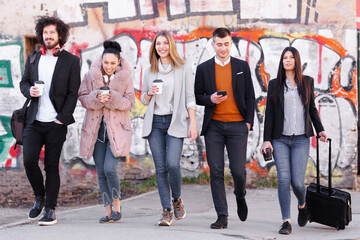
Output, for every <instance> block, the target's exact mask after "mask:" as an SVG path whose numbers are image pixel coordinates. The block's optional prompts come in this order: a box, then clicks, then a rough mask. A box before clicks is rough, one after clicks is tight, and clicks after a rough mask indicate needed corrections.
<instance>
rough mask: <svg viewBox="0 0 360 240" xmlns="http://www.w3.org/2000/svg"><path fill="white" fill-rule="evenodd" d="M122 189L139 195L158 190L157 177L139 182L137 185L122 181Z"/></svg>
mask: <svg viewBox="0 0 360 240" xmlns="http://www.w3.org/2000/svg"><path fill="white" fill-rule="evenodd" d="M120 189H121V190H132V191H134V192H137V193H138V194H140V193H144V192H148V191H151V190H154V189H156V177H155V176H153V177H151V178H149V179H147V180H144V181H142V182H137V183H131V182H127V181H121V182H120Z"/></svg>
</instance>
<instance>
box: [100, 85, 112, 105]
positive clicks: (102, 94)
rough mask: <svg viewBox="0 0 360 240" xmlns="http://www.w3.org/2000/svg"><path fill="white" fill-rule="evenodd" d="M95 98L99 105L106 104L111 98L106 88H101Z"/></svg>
mask: <svg viewBox="0 0 360 240" xmlns="http://www.w3.org/2000/svg"><path fill="white" fill-rule="evenodd" d="M97 98H98V99H99V101H100V102H101V103H103V104H106V103H107V102H108V101H109V100H110V98H111V96H110V89H109V88H108V87H101V88H100V91H99V93H98V95H97Z"/></svg>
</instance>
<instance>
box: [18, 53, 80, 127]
mask: <svg viewBox="0 0 360 240" xmlns="http://www.w3.org/2000/svg"><path fill="white" fill-rule="evenodd" d="M40 56H41V54H40V52H39V51H34V52H33V53H32V54H30V55H29V57H28V59H27V60H26V64H25V71H24V75H23V77H22V79H21V81H20V90H21V93H22V94H23V95H24V96H25V97H26V98H31V102H30V106H29V108H28V111H27V114H26V123H28V124H31V123H33V122H34V120H35V117H36V114H37V111H38V102H39V98H38V97H31V96H30V88H31V86H34V82H35V81H37V80H38V66H39V59H40ZM58 58H59V59H58V60H57V62H56V65H55V69H54V74H53V77H52V82H51V87H50V100H51V102H52V104H53V106H54V108H55V110H56V112H57V113H58V115H57V116H56V119H57V120H59V121H60V122H62V123H63V124H65V125H69V124H71V123H73V122H75V119H74V117H73V112H74V110H75V107H76V102H77V96H78V90H79V86H80V60H79V58H78V57H76V56H74V55H72V54H71V53H69V52H67V51H65V50H63V51H62V52H61V54H60V56H59V57H58Z"/></svg>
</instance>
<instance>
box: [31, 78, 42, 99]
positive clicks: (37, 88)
mask: <svg viewBox="0 0 360 240" xmlns="http://www.w3.org/2000/svg"><path fill="white" fill-rule="evenodd" d="M44 86H45V83H44V82H43V81H36V82H35V85H34V86H32V87H31V88H30V96H31V97H40V96H41V95H42V94H43V91H44Z"/></svg>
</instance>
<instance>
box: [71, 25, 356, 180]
mask: <svg viewBox="0 0 360 240" xmlns="http://www.w3.org/2000/svg"><path fill="white" fill-rule="evenodd" d="M211 31H212V29H198V30H197V31H194V32H191V33H189V34H187V35H174V36H175V39H176V42H177V49H178V51H179V52H180V53H181V54H183V57H185V58H186V59H187V61H188V62H190V63H191V64H192V66H193V72H194V73H195V71H196V66H197V65H198V64H200V63H202V62H203V61H205V60H207V59H209V58H210V57H212V56H213V55H214V52H213V49H212V47H211V39H209V34H210V33H211ZM114 34H116V36H115V37H114V38H112V40H115V41H118V42H119V43H120V44H121V46H122V48H123V49H124V52H123V56H124V57H125V58H127V59H128V60H129V61H130V62H131V63H132V64H133V66H134V69H133V79H134V86H135V89H136V91H137V92H138V93H139V92H140V91H141V80H142V74H143V70H144V69H145V68H146V67H148V48H149V45H150V42H151V40H152V38H153V37H154V35H155V32H152V31H134V30H128V29H119V30H116V31H115V32H114ZM232 36H233V41H234V43H235V44H234V45H233V49H232V50H231V52H232V55H233V56H235V57H239V58H241V59H244V60H246V61H248V62H249V65H250V68H251V71H252V78H253V82H254V86H255V92H256V96H257V103H258V104H257V109H256V115H255V116H256V117H255V125H254V131H253V132H251V133H250V135H249V143H248V153H247V154H248V155H247V159H248V162H249V163H251V162H252V161H254V160H256V161H257V162H258V167H259V168H266V167H267V166H266V165H267V163H266V162H264V161H263V159H262V157H261V156H260V154H259V147H260V145H261V141H262V134H263V121H264V116H263V115H264V106H265V102H266V89H267V83H268V81H269V80H270V79H272V78H274V77H275V76H276V71H277V67H274V66H278V61H279V57H280V54H281V51H282V50H283V48H284V47H286V46H289V45H292V46H294V47H296V48H297V49H298V50H299V52H300V54H301V58H302V64H303V69H304V73H305V74H307V75H310V76H312V77H313V78H314V79H316V81H315V89H316V92H317V97H316V103H317V106H318V107H319V111H320V115H321V118H322V120H323V123H324V125H325V128H326V129H328V130H327V131H328V132H329V134H330V135H331V136H332V137H333V139H334V143H335V147H334V149H335V151H334V152H333V155H334V158H333V159H334V161H333V167H335V166H337V167H341V168H344V167H346V166H349V165H351V164H353V163H354V161H355V160H356V151H354V149H355V147H356V146H355V144H356V141H355V142H353V141H352V139H351V137H350V136H352V135H353V134H356V129H355V126H356V117H355V116H356V107H355V106H357V98H356V80H355V77H354V76H356V68H355V59H354V57H352V56H349V55H347V54H346V51H345V50H344V49H343V48H342V47H341V46H339V45H338V44H337V43H336V42H335V41H333V40H332V39H326V38H322V37H320V36H308V35H303V36H299V37H292V36H283V37H279V36H276V37H273V36H271V35H270V34H266V33H265V31H264V30H258V29H254V30H250V29H247V30H246V31H237V32H233V33H232ZM101 51H102V46H101V45H99V46H96V47H93V48H88V49H84V50H82V51H81V59H82V61H83V65H82V74H84V73H86V72H87V71H88V70H89V66H90V64H91V62H92V61H93V60H94V59H95V58H96V57H97V56H99V55H100V54H101ZM138 96H139V95H137V97H138ZM340 109H341V111H340ZM144 111H145V109H144V107H143V106H142V105H141V104H140V103H139V102H138V101H137V104H136V107H135V108H134V111H133V113H132V119H133V134H134V141H133V144H132V149H131V154H132V156H134V158H135V159H136V158H137V157H141V156H143V155H146V154H149V153H150V150H149V148H148V145H147V144H146V141H145V140H144V139H141V130H142V118H141V116H142V115H143V113H144ZM197 115H198V122H199V124H201V122H202V121H201V118H202V108H201V107H199V109H198V111H197ZM334 116H337V117H336V118H334ZM79 119H81V117H80V118H79ZM79 124H81V122H79ZM349 137H350V138H349ZM314 147H315V145H313V146H312V151H311V157H312V159H314V152H313V149H314ZM351 149H352V151H350V150H351ZM203 152H204V141H203V139H202V138H200V139H198V141H197V142H196V143H193V144H190V143H187V142H186V141H185V149H184V153H183V158H184V159H185V160H184V161H183V162H182V165H183V167H184V168H186V169H188V170H196V169H198V168H199V166H200V167H201V164H202V163H203ZM74 154H75V155H76V153H74ZM74 154H70V155H73V156H74ZM324 160H325V159H324ZM325 163H326V162H324V163H322V164H321V171H322V172H323V173H326V172H327V164H325Z"/></svg>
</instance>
